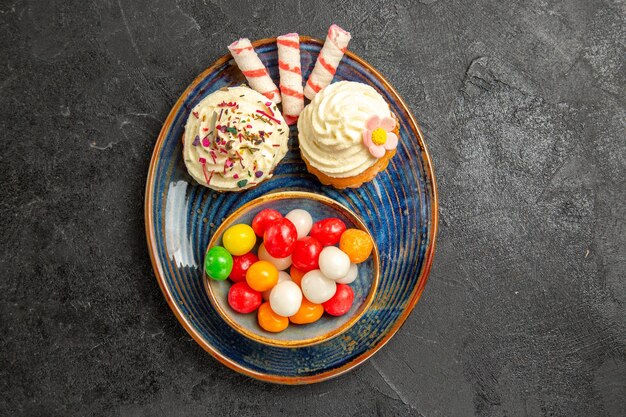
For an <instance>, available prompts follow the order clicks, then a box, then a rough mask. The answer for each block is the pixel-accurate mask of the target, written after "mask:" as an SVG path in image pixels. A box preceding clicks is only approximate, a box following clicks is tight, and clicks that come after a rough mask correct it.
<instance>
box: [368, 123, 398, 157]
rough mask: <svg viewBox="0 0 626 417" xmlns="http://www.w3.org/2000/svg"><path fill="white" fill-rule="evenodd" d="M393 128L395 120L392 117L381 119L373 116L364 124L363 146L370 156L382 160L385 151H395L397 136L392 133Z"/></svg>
mask: <svg viewBox="0 0 626 417" xmlns="http://www.w3.org/2000/svg"><path fill="white" fill-rule="evenodd" d="M395 127H396V120H395V119H394V118H392V117H383V118H382V119H381V118H380V117H378V116H377V115H374V116H372V117H370V118H369V119H368V120H367V122H365V130H363V144H364V145H365V147H366V148H367V149H368V150H369V151H370V153H371V154H372V156H374V157H376V158H382V157H383V156H384V155H385V152H386V151H390V150H392V149H396V147H397V146H398V136H396V134H395V133H393V132H392V130H393V129H394V128H395Z"/></svg>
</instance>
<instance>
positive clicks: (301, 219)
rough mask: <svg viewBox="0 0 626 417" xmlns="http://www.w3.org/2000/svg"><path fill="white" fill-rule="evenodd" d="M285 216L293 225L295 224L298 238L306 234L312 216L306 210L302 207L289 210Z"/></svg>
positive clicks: (310, 225) (308, 230)
mask: <svg viewBox="0 0 626 417" xmlns="http://www.w3.org/2000/svg"><path fill="white" fill-rule="evenodd" d="M285 218H286V219H287V220H289V221H291V223H293V225H294V226H296V230H297V231H298V239H302V238H303V237H305V236H307V235H308V234H309V232H310V231H311V228H312V227H313V218H312V217H311V215H310V214H309V212H308V211H306V210H302V209H295V210H291V211H290V212H289V213H287V215H286V216H285Z"/></svg>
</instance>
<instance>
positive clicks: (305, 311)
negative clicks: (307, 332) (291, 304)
mask: <svg viewBox="0 0 626 417" xmlns="http://www.w3.org/2000/svg"><path fill="white" fill-rule="evenodd" d="M323 314H324V307H323V306H322V305H321V304H313V303H312V302H310V301H309V300H307V299H306V298H303V299H302V305H300V309H299V310H298V312H297V313H296V314H294V315H293V316H291V317H289V321H290V322H292V323H294V324H308V323H313V322H316V321H318V320H319V319H320V317H322V315H323Z"/></svg>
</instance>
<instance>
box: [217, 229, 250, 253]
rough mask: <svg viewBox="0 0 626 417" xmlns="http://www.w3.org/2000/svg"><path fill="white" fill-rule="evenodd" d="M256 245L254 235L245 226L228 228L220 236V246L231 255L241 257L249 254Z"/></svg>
mask: <svg viewBox="0 0 626 417" xmlns="http://www.w3.org/2000/svg"><path fill="white" fill-rule="evenodd" d="M255 244H256V235H255V234H254V230H252V227H250V226H248V225H247V224H236V225H234V226H231V227H229V228H228V229H226V231H225V232H224V236H222V245H223V246H224V247H225V248H226V250H227V251H228V252H230V254H231V255H235V256H241V255H245V254H246V253H248V252H250V251H251V250H252V248H253V247H254V245H255Z"/></svg>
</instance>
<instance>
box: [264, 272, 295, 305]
mask: <svg viewBox="0 0 626 417" xmlns="http://www.w3.org/2000/svg"><path fill="white" fill-rule="evenodd" d="M283 281H291V277H290V276H289V274H288V273H286V272H285V271H278V283H277V284H276V285H278V284H280V283H281V282H283ZM274 288H276V286H274ZM271 293H272V290H267V291H263V300H265V301H269V299H270V294H271Z"/></svg>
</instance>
